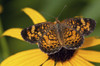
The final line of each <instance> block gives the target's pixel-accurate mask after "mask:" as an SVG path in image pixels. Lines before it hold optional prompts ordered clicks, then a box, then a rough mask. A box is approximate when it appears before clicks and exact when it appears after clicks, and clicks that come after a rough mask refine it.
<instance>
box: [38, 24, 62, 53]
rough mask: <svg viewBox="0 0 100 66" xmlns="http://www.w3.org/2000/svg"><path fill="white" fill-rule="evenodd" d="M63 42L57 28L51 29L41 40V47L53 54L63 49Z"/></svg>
mask: <svg viewBox="0 0 100 66" xmlns="http://www.w3.org/2000/svg"><path fill="white" fill-rule="evenodd" d="M61 47H62V46H61V44H60V42H59V40H58V38H57V32H56V28H55V27H54V26H53V27H52V28H51V29H49V30H48V31H47V32H46V33H45V34H44V35H43V36H42V37H41V40H40V41H39V48H40V49H41V50H42V51H44V52H45V53H48V54H53V53H56V52H58V51H59V50H60V49H61Z"/></svg>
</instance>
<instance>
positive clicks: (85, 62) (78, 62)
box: [70, 55, 94, 66]
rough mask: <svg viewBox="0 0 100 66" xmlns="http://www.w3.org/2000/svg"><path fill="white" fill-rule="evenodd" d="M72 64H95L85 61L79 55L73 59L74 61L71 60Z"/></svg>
mask: <svg viewBox="0 0 100 66" xmlns="http://www.w3.org/2000/svg"><path fill="white" fill-rule="evenodd" d="M70 63H71V64H72V66H94V65H93V64H91V63H90V62H88V61H86V60H84V59H83V58H81V57H79V56H78V55H76V56H74V57H72V59H70Z"/></svg>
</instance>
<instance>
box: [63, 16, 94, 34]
mask: <svg viewBox="0 0 100 66" xmlns="http://www.w3.org/2000/svg"><path fill="white" fill-rule="evenodd" d="M62 23H64V24H65V25H66V26H68V27H69V28H71V29H74V30H76V31H77V32H79V33H80V34H81V35H89V34H90V33H91V32H93V30H94V28H95V25H96V23H95V21H94V20H93V19H90V18H69V19H65V20H63V21H62Z"/></svg>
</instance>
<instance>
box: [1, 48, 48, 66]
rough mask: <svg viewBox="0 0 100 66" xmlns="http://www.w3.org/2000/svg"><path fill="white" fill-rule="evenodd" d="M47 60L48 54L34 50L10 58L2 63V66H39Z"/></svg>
mask: <svg viewBox="0 0 100 66" xmlns="http://www.w3.org/2000/svg"><path fill="white" fill-rule="evenodd" d="M47 59H48V56H47V54H45V53H43V52H42V51H41V50H40V49H32V50H27V51H23V52H19V53H17V54H15V55H12V56H10V57H8V58H7V59H6V60H4V61H3V62H2V63H1V66H8V65H9V66H39V65H41V64H42V63H44V62H45V61H46V60H47Z"/></svg>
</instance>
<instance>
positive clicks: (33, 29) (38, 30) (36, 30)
mask: <svg viewBox="0 0 100 66" xmlns="http://www.w3.org/2000/svg"><path fill="white" fill-rule="evenodd" d="M51 25H52V23H51V22H44V23H39V24H35V25H33V26H30V27H29V28H25V29H23V30H22V32H21V35H22V37H23V38H24V40H26V41H28V42H31V43H37V42H38V41H39V40H40V37H42V35H43V34H44V33H45V32H46V31H47V30H48V29H50V26H51Z"/></svg>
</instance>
